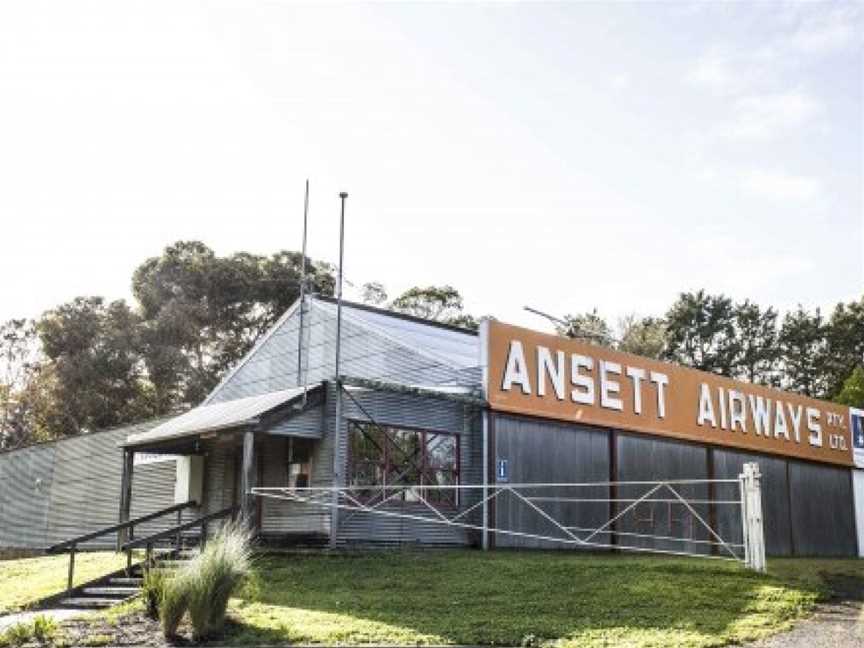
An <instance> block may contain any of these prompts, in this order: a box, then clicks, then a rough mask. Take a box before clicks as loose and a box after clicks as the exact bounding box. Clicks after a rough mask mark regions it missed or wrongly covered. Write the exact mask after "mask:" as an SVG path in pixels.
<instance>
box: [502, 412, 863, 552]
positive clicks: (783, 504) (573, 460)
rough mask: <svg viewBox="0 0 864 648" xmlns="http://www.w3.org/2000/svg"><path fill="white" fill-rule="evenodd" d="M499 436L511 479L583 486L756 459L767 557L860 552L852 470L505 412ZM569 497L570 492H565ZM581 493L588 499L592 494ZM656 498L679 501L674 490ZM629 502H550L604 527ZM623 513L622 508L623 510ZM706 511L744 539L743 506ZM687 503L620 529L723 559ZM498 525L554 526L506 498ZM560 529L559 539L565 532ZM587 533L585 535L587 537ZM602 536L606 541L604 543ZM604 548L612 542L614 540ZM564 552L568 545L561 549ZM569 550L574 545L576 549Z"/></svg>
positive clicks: (640, 510)
mask: <svg viewBox="0 0 864 648" xmlns="http://www.w3.org/2000/svg"><path fill="white" fill-rule="evenodd" d="M491 418H492V426H491V427H492V430H493V433H492V435H491V437H492V439H491V440H492V442H493V443H494V451H493V455H494V458H498V459H507V460H508V462H509V464H508V466H509V471H510V479H509V481H510V483H516V482H522V483H525V482H527V483H531V482H579V481H603V480H612V481H656V480H661V479H670V480H672V479H735V478H737V477H738V475H739V474H740V473H741V469H742V465H743V464H744V463H746V462H756V463H758V464H759V469H760V471H761V473H762V507H763V517H764V520H765V542H766V547H767V553H768V554H769V555H773V556H856V555H857V538H856V532H855V516H854V510H853V494H852V476H851V471H850V470H848V469H845V468H837V467H833V466H827V465H821V464H816V463H810V462H804V461H798V460H787V459H784V458H782V457H774V456H766V455H759V454H754V453H746V452H738V451H734V450H727V449H722V448H717V447H708V446H704V445H699V444H693V443H683V442H677V441H672V440H668V439H660V438H657V437H651V436H647V435H638V434H631V433H625V432H622V431H609V430H603V429H599V428H591V427H586V426H584V425H578V424H570V423H559V422H552V421H546V420H542V419H533V418H527V417H517V416H510V415H502V414H495V415H492V416H491ZM675 489H676V490H677V491H678V492H679V493H680V494H681V496H682V497H684V498H685V499H711V500H715V501H716V500H720V501H732V500H736V499H737V498H738V489H737V486H735V485H724V484H715V485H714V486H711V487H709V486H707V485H682V486H675ZM604 490H605V489H601V488H597V489H595V490H594V493H595V494H596V496H597V497H607V496H611V497H613V498H617V499H621V500H627V499H633V498H636V497H639V496H641V495H643V494H644V493H645V490H646V488H645V487H644V486H620V487H618V489H617V492H615V491H614V490H611V489H610V490H609V494H608V495H605V494H602V492H603V491H604ZM562 495H563V493H562ZM581 496H587V493H582V494H581ZM652 498H653V499H673V498H674V494H672V493H671V492H669V491H668V490H666V489H663V490H662V491H658V492H657V493H655V494H654V495H653V496H652ZM627 504H628V503H627V502H620V503H617V504H613V505H612V506H611V507H608V505H600V504H596V503H583V504H572V503H568V504H553V503H545V504H543V505H542V508H544V510H546V511H548V512H550V513H554V514H555V515H556V516H557V515H558V514H560V515H563V516H564V518H565V520H566V525H567V526H571V525H572V526H574V527H582V526H585V527H592V526H593V527H596V526H597V525H598V524H602V522H603V521H605V520H607V519H609V518H610V517H612V515H614V514H615V512H616V511H620V510H622V507H625V506H627ZM616 507H617V508H616ZM694 508H695V509H696V511H697V512H698V514H699V515H700V516H701V517H702V518H703V519H704V520H705V521H706V522H708V523H709V524H712V525H716V527H715V528H716V529H717V530H718V532H719V533H720V535H721V537H722V538H723V539H724V540H727V541H732V542H737V543H740V542H741V518H740V508H739V507H738V506H735V505H729V504H719V503H718V504H715V505H714V506H708V505H707V504H700V505H697V506H694ZM684 511H685V509H684V507H683V506H681V505H676V504H672V505H670V504H668V503H665V502H656V503H643V504H640V505H639V506H637V507H636V508H634V509H633V510H631V511H629V512H628V513H626V514H625V515H624V516H622V518H621V519H620V520H618V522H617V523H616V530H617V531H619V532H622V533H630V534H636V535H630V536H627V535H620V536H619V537H618V538H617V542H618V543H619V544H624V545H630V546H636V547H651V548H655V549H663V550H673V551H674V550H680V549H682V548H683V549H685V550H686V551H687V552H688V553H692V552H700V553H708V552H711V551H714V552H720V553H722V551H723V550H722V549H721V548H719V547H714V546H713V545H711V544H710V543H707V542H706V541H708V540H712V538H710V536H709V534H708V532H707V530H706V529H705V528H704V527H703V526H702V525H701V524H700V523H699V521H698V520H696V519H695V518H694V517H692V516H690V515H686V514H685V513H684ZM495 515H496V525H497V526H498V527H500V528H512V529H514V530H519V531H527V532H529V533H533V534H538V535H547V534H549V532H550V529H551V528H552V525H551V524H550V523H549V522H548V521H546V520H544V519H543V518H542V516H540V515H537V514H536V513H534V514H533V515H532V514H531V513H530V511H529V510H528V507H526V506H525V504H524V503H516V502H514V501H512V497H511V499H510V500H507V499H502V500H501V501H500V502H499V503H497V504H496V507H495ZM560 534H561V532H560V530H559V531H558V532H557V533H554V534H552V535H555V536H558V535H560ZM638 534H646V535H647V534H650V535H658V536H663V535H666V536H672V537H678V538H681V537H684V538H688V539H691V540H692V542H685V543H681V542H673V541H666V540H654V539H647V538H639V537H638ZM582 535H583V536H584V534H582ZM599 537H600V536H597V538H599ZM603 542H606V540H605V539H604V540H603ZM496 544H497V546H525V547H527V546H530V547H534V546H539V547H545V548H549V547H552V546H555V545H554V544H552V543H546V542H541V541H534V540H524V539H514V538H511V539H507V538H506V536H503V535H501V534H499V535H498V538H497V539H496ZM558 546H564V545H562V544H560V543H559V544H558ZM568 546H569V545H568Z"/></svg>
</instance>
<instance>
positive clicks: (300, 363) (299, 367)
mask: <svg viewBox="0 0 864 648" xmlns="http://www.w3.org/2000/svg"><path fill="white" fill-rule="evenodd" d="M308 223H309V178H306V198H305V199H304V200H303V259H302V261H301V263H300V333H299V335H298V336H297V386H298V387H299V386H300V385H303V407H306V379H305V377H304V376H303V324H304V322H303V319H304V315H305V313H306V231H307V226H308Z"/></svg>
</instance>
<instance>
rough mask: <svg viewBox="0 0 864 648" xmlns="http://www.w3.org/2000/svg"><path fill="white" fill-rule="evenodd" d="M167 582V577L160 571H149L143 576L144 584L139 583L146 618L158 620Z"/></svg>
mask: <svg viewBox="0 0 864 648" xmlns="http://www.w3.org/2000/svg"><path fill="white" fill-rule="evenodd" d="M168 581H169V579H168V575H167V574H166V573H165V571H164V570H162V569H150V570H148V571H147V573H146V574H144V582H143V583H141V594H142V595H143V597H144V605H145V607H146V608H147V616H149V617H150V618H151V619H158V618H159V608H160V606H161V605H162V599H163V598H164V596H165V588H166V587H167V586H168Z"/></svg>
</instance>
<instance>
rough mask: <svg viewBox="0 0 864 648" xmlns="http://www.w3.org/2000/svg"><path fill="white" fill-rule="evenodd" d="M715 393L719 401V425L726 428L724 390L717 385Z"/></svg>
mask: <svg viewBox="0 0 864 648" xmlns="http://www.w3.org/2000/svg"><path fill="white" fill-rule="evenodd" d="M717 394H718V396H719V398H718V399H717V400H718V401H719V402H720V427H721V428H723V429H724V430H727V429H729V428H728V421H727V420H726V418H727V417H726V390H724V389H723V388H722V387H718V388H717Z"/></svg>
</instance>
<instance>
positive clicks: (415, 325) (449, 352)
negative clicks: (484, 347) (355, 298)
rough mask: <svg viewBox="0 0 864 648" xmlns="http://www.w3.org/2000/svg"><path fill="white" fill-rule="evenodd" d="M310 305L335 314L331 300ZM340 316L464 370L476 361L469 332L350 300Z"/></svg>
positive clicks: (477, 348)
mask: <svg viewBox="0 0 864 648" xmlns="http://www.w3.org/2000/svg"><path fill="white" fill-rule="evenodd" d="M313 304H314V305H315V306H316V307H318V308H322V309H324V310H326V311H327V312H329V313H330V314H332V315H333V316H335V314H336V304H335V303H334V302H333V301H332V300H329V299H327V300H325V299H322V298H317V299H315V300H314V301H313ZM342 315H343V317H345V318H346V319H348V320H351V321H353V322H356V323H358V324H359V325H360V326H363V327H364V328H366V329H367V330H371V331H373V332H375V333H378V334H379V335H381V336H383V337H385V338H387V339H389V340H391V341H392V342H395V343H396V344H399V345H401V346H404V347H407V348H409V349H412V350H414V351H416V352H417V353H420V354H421V355H425V356H427V357H429V358H431V359H433V360H437V361H439V362H443V363H444V364H446V365H448V366H451V367H454V368H455V369H468V368H472V367H476V366H477V365H478V364H479V363H480V338H479V337H478V336H477V334H476V333H474V332H473V331H467V330H462V329H458V328H456V327H451V326H441V325H440V324H438V323H437V322H428V321H424V320H419V319H417V318H413V317H404V316H401V315H400V314H398V313H392V312H388V311H385V310H381V309H373V308H369V307H364V306H359V305H357V304H353V303H350V302H348V303H344V302H343V308H342Z"/></svg>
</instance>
